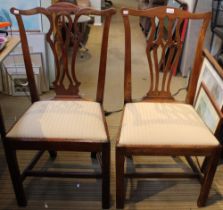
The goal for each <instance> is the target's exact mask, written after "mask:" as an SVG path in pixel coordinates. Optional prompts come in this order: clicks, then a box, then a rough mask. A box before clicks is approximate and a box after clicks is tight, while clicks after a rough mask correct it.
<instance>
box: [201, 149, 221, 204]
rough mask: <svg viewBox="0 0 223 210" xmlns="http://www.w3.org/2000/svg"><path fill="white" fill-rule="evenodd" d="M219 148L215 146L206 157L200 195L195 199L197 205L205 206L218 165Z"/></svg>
mask: <svg viewBox="0 0 223 210" xmlns="http://www.w3.org/2000/svg"><path fill="white" fill-rule="evenodd" d="M220 153H221V149H220V147H219V148H217V149H216V150H215V151H214V152H213V153H212V155H211V156H210V157H206V158H205V160H206V170H205V172H204V180H203V183H202V185H201V190H200V195H199V197H198V200H197V205H198V207H202V206H205V204H206V201H207V198H208V195H209V192H210V189H211V185H212V182H213V179H214V175H215V172H216V169H217V166H218V161H219V157H220Z"/></svg>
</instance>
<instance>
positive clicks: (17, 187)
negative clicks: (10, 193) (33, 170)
mask: <svg viewBox="0 0 223 210" xmlns="http://www.w3.org/2000/svg"><path fill="white" fill-rule="evenodd" d="M5 154H6V159H7V162H8V168H9V172H10V176H11V180H12V184H13V188H14V192H15V195H16V200H17V203H18V205H19V206H26V205H27V200H26V196H25V192H24V189H23V184H22V177H21V175H20V171H19V166H18V161H17V157H16V151H15V150H12V149H10V148H8V147H7V146H5Z"/></svg>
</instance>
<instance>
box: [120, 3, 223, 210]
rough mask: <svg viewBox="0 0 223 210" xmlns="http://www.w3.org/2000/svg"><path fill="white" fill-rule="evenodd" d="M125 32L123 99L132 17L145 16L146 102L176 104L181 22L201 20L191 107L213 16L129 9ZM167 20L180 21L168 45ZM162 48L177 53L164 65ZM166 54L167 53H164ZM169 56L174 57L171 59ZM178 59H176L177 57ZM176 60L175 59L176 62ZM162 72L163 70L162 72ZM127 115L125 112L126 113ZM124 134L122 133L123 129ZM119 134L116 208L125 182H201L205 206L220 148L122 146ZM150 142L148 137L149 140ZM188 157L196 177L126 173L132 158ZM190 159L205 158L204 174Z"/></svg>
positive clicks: (124, 12)
mask: <svg viewBox="0 0 223 210" xmlns="http://www.w3.org/2000/svg"><path fill="white" fill-rule="evenodd" d="M121 13H122V16H123V20H124V28H125V67H124V69H125V76H124V97H125V103H131V102H132V101H133V100H132V95H131V89H132V87H131V29H130V22H129V16H144V17H150V18H151V25H152V26H151V28H152V29H151V32H150V33H151V35H150V36H149V38H148V39H147V46H146V53H147V57H148V64H149V71H150V80H151V81H150V82H151V84H150V88H149V92H148V93H147V94H146V96H145V97H144V98H143V99H142V101H143V102H148V103H149V102H158V103H161V102H175V100H174V98H173V97H172V95H171V92H170V83H171V79H172V75H173V71H172V70H173V69H174V68H173V67H174V65H175V63H178V60H179V58H180V55H181V50H182V42H181V41H180V36H179V32H178V31H179V29H180V24H179V23H180V22H182V21H183V19H189V20H190V19H192V20H201V21H202V23H203V24H202V27H201V30H200V33H199V40H198V43H197V50H196V57H195V61H194V69H193V73H192V74H191V78H190V84H189V87H188V94H187V99H186V100H187V103H189V104H192V103H193V100H194V95H195V88H196V82H197V80H198V75H199V71H200V66H201V61H202V47H203V42H204V38H205V32H206V29H207V27H208V23H209V20H210V17H211V14H210V13H201V14H192V13H189V12H187V11H182V10H179V9H176V8H170V7H158V8H152V9H147V10H135V9H130V8H123V9H122V10H121ZM156 17H158V18H159V20H161V22H160V23H159V26H158V27H159V29H158V31H159V34H158V36H157V38H155V40H153V38H154V37H153V34H154V32H155V30H156V27H155V18H156ZM164 17H168V19H169V20H170V22H172V21H173V20H175V19H176V18H177V19H178V23H177V24H176V37H175V38H173V37H172V34H171V33H170V32H169V34H168V42H165V43H164V42H163V39H162V35H163V34H162V31H163V27H164V26H163V25H164V24H163V22H162V20H163V19H164ZM172 26H173V23H172V24H169V26H168V27H169V31H172ZM159 46H161V47H162V48H163V49H166V48H168V47H169V48H171V47H172V48H173V46H174V47H176V51H175V53H174V52H171V50H170V53H169V55H168V58H167V60H166V62H164V64H163V63H161V62H162V60H163V59H164V57H165V53H163V54H162V58H161V62H158V56H157V48H158V47H159ZM163 51H164V50H163ZM149 53H151V54H152V55H153V56H154V57H153V58H154V66H155V67H154V69H153V66H152V61H151V57H150V56H149V55H148V54H149ZM170 56H172V57H171V58H170ZM174 56H175V57H174ZM173 57H174V58H173ZM162 68H163V69H162ZM160 69H162V70H163V79H160V77H159V72H160ZM159 83H161V86H160V87H161V90H159ZM123 114H124V112H123ZM120 133H121V129H120ZM120 133H119V136H118V140H117V143H116V207H117V208H124V200H125V184H124V183H125V182H124V179H125V178H198V179H199V180H200V182H201V190H200V195H199V198H198V200H197V205H198V206H199V207H201V206H204V205H205V203H206V200H207V197H208V193H209V190H210V187H211V184H212V181H213V177H214V174H215V171H216V168H217V164H218V160H219V154H220V150H221V147H220V145H219V146H217V147H216V146H215V147H214V146H212V147H208V146H202V147H199V146H197V147H196V146H194V145H193V146H192V145H191V146H190V145H189V146H177V145H173V146H168V145H154V146H151V145H150V146H147V145H140V146H139V145H121V144H120V143H119V139H120ZM215 135H216V137H219V135H220V126H219V129H218V130H217V132H216V134H215ZM148 139H149V136H148ZM139 155H140V156H185V157H186V160H187V162H188V163H189V165H190V166H191V168H192V170H193V173H147V172H145V173H139V172H131V173H130V172H125V167H124V165H125V158H126V157H132V156H139ZM190 156H205V157H206V161H205V163H204V164H203V167H202V168H201V170H200V169H199V168H198V167H197V166H196V164H195V163H194V162H193V160H192V158H191V157H190Z"/></svg>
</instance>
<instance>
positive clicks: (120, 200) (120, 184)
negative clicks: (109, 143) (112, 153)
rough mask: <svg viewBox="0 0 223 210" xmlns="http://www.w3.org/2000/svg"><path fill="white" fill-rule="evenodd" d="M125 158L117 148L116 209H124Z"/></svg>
mask: <svg viewBox="0 0 223 210" xmlns="http://www.w3.org/2000/svg"><path fill="white" fill-rule="evenodd" d="M124 163H125V156H124V155H123V154H122V152H121V151H120V149H119V148H116V208H119V209H122V208H124V201H125V177H124Z"/></svg>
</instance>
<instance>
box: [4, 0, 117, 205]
mask: <svg viewBox="0 0 223 210" xmlns="http://www.w3.org/2000/svg"><path fill="white" fill-rule="evenodd" d="M11 13H12V14H14V15H15V17H16V19H17V22H18V25H19V32H20V37H21V44H22V50H23V55H24V63H25V68H26V73H27V79H28V82H29V86H30V96H31V100H32V105H31V106H30V107H29V109H28V110H27V111H26V112H25V113H24V114H23V116H22V117H21V118H20V119H19V120H18V121H17V122H16V123H15V124H14V125H13V126H12V127H11V129H10V130H9V131H8V132H7V133H5V132H3V133H2V135H3V144H4V148H5V154H6V158H7V162H8V167H9V171H10V175H11V179H12V183H13V187H14V191H15V194H16V199H17V203H18V205H20V206H26V205H27V200H26V196H25V191H24V189H23V183H22V182H23V181H24V179H25V178H26V177H27V176H36V177H61V178H62V177H64V178H66V177H67V178H68V177H69V178H71V177H73V178H97V179H98V178H100V179H102V207H103V208H109V206H110V203H109V200H110V199H109V197H110V187H109V186H110V183H109V177H110V174H109V171H110V142H109V135H108V130H107V125H106V122H105V117H104V111H103V107H102V106H103V97H104V85H105V74H106V61H107V48H108V36H109V27H110V22H111V18H112V16H113V15H114V14H115V9H113V8H110V9H107V10H104V11H99V10H94V9H92V8H81V7H79V6H77V5H74V4H71V3H67V2H59V3H55V4H53V5H52V6H50V7H48V8H41V7H38V8H34V9H30V10H18V9H15V8H12V9H11ZM37 14H41V15H44V16H45V17H46V18H47V19H48V21H49V23H50V27H49V31H48V32H47V33H46V42H47V43H48V44H49V46H50V48H51V50H52V54H53V58H54V61H55V81H54V82H53V86H54V90H55V93H56V96H55V98H54V99H53V100H46V101H41V100H39V96H38V94H37V88H36V85H35V79H34V73H33V68H32V61H31V56H30V52H29V46H28V42H27V34H26V31H25V27H24V23H23V17H25V16H26V18H28V17H29V16H32V15H37ZM89 15H90V16H94V15H96V16H97V15H98V16H103V17H104V23H103V25H102V30H101V38H102V40H101V49H99V51H100V50H101V51H100V59H99V71H98V75H97V77H98V79H97V81H98V83H97V92H96V101H93V100H92V101H91V100H85V99H84V98H82V97H81V95H80V94H79V87H80V85H81V82H80V81H79V80H78V78H77V76H76V63H77V59H76V57H77V53H78V48H79V44H80V42H81V41H82V38H83V34H82V32H81V31H79V27H78V20H79V18H81V17H82V16H89ZM64 32H65V33H64ZM71 43H72V45H71ZM96 72H97V71H96ZM17 150H40V152H39V153H38V154H37V156H36V157H35V158H34V159H33V160H32V162H31V163H30V165H29V166H28V167H27V168H26V169H25V170H24V171H23V172H22V173H20V170H19V165H18V161H17V156H16V152H17ZM44 151H50V154H51V156H52V157H54V158H55V157H56V152H54V151H78V152H90V153H92V157H94V156H95V155H96V156H97V159H98V160H99V163H100V166H101V167H100V168H101V171H93V172H92V171H91V172H89V171H87V172H86V171H79V172H71V171H63V172H62V171H55V170H54V171H37V170H34V169H33V167H34V165H35V164H36V163H37V161H38V160H39V158H40V157H41V155H42V154H43V152H44Z"/></svg>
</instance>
